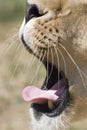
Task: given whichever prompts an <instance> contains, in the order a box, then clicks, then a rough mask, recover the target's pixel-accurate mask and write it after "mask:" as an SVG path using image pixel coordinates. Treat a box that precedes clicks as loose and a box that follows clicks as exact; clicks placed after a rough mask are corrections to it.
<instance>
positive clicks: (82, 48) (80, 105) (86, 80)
mask: <svg viewBox="0 0 87 130" xmlns="http://www.w3.org/2000/svg"><path fill="white" fill-rule="evenodd" d="M72 1H73V4H72V5H73V6H72V7H71V8H70V9H71V10H72V12H71V14H70V15H66V16H64V17H58V16H57V3H58V2H59V1H57V0H55V1H53V2H52V1H51V2H50V1H49V0H46V1H45V0H43V2H42V0H28V2H29V4H32V3H35V4H36V5H37V6H38V8H40V11H41V12H43V10H44V9H49V10H50V11H51V12H53V15H52V17H51V18H52V19H51V20H49V18H48V17H45V16H43V17H40V19H42V18H44V17H45V18H46V19H47V20H46V22H45V21H44V23H43V24H42V21H41V22H40V19H39V23H38V18H33V19H31V20H30V21H29V22H28V23H27V24H26V25H24V24H23V25H22V28H21V29H20V30H21V31H22V33H20V34H23V36H24V40H25V42H26V44H27V46H29V47H30V48H31V49H32V50H33V52H34V53H36V55H37V56H38V57H40V56H41V54H42V53H43V56H44V57H47V58H48V60H49V61H50V62H52V63H53V64H54V65H55V66H56V67H60V69H61V70H63V71H64V72H65V74H66V77H67V78H68V80H69V84H70V86H73V87H71V88H70V93H71V95H72V97H73V102H72V104H71V106H70V107H69V108H67V109H66V111H64V112H63V113H62V114H61V115H60V116H59V117H57V118H55V121H53V119H50V118H48V117H46V116H43V117H42V118H41V119H40V120H39V123H38V124H37V128H35V127H34V130H41V129H42V130H65V126H64V125H65V124H67V123H66V122H68V121H77V120H81V119H85V118H87V5H86V4H83V3H84V2H87V1H86V0H84V1H83V0H76V1H75V0H72ZM78 1H79V2H78ZM40 2H41V3H42V4H40ZM44 2H46V3H45V4H44ZM75 2H76V4H75ZM80 2H81V3H80ZM74 4H75V6H74ZM45 6H46V7H45ZM48 12H49V11H48ZM54 16H55V17H54ZM42 50H43V51H42ZM48 50H49V53H48ZM66 50H67V51H66ZM63 57H64V59H63ZM64 60H65V63H66V66H65V63H64ZM62 116H63V118H61V117H62ZM32 118H33V119H32V120H33V122H34V123H35V122H36V123H37V122H38V121H37V120H35V118H34V115H32ZM46 119H47V122H46V123H45V120H46ZM55 122H56V123H55ZM58 122H59V124H58ZM40 123H41V125H40ZM48 123H50V124H51V125H50V126H48V125H47V124H48ZM55 124H57V126H55Z"/></svg>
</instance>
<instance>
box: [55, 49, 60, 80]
mask: <svg viewBox="0 0 87 130" xmlns="http://www.w3.org/2000/svg"><path fill="white" fill-rule="evenodd" d="M54 50H55V53H56V56H57V63H58V68H59V69H60V61H59V56H58V53H57V49H56V48H55V47H54ZM58 81H59V71H58Z"/></svg>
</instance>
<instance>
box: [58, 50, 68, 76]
mask: <svg viewBox="0 0 87 130" xmlns="http://www.w3.org/2000/svg"><path fill="white" fill-rule="evenodd" d="M57 50H58V52H59V53H60V55H61V57H62V59H63V62H64V68H65V71H64V73H65V75H67V67H66V61H65V58H64V56H63V54H62V52H61V50H60V49H59V48H57Z"/></svg>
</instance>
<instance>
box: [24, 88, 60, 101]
mask: <svg viewBox="0 0 87 130" xmlns="http://www.w3.org/2000/svg"><path fill="white" fill-rule="evenodd" d="M55 93H56V90H41V89H39V88H37V87H35V86H28V87H26V88H24V90H23V92H22V96H23V99H24V100H25V101H28V102H32V103H43V102H46V101H47V100H52V101H55V100H57V99H58V96H57V95H56V94H55Z"/></svg>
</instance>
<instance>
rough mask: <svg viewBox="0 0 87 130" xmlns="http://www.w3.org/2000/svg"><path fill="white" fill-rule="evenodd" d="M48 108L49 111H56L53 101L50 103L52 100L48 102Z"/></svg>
mask: <svg viewBox="0 0 87 130" xmlns="http://www.w3.org/2000/svg"><path fill="white" fill-rule="evenodd" d="M48 107H49V109H51V110H52V109H54V107H55V106H54V104H53V102H52V101H50V100H48Z"/></svg>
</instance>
